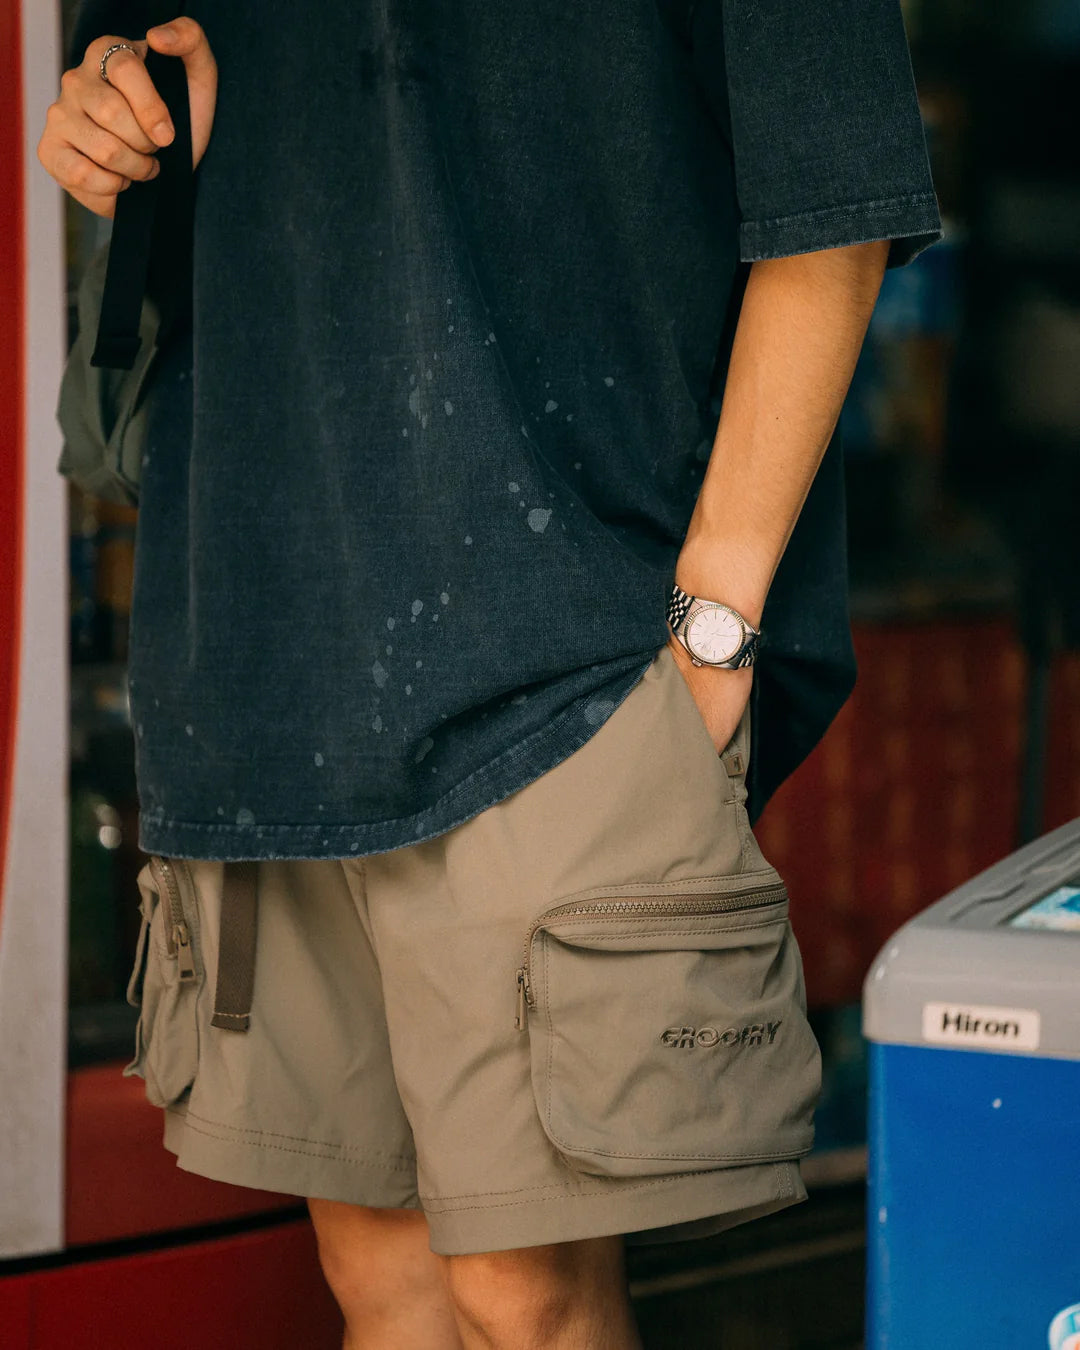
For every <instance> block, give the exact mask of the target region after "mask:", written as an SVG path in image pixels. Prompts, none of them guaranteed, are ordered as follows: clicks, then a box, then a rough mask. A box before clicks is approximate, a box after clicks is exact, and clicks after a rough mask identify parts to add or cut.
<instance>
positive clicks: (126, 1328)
mask: <svg viewBox="0 0 1080 1350" xmlns="http://www.w3.org/2000/svg"><path fill="white" fill-rule="evenodd" d="M0 1335H2V1336H3V1339H2V1340H0V1344H2V1345H3V1350H225V1347H228V1350H339V1348H340V1346H341V1335H342V1322H341V1315H340V1313H339V1312H338V1310H337V1305H336V1304H335V1303H334V1300H333V1297H332V1296H331V1294H330V1290H329V1289H328V1288H327V1286H326V1282H325V1280H324V1279H323V1278H322V1272H321V1271H320V1270H319V1262H318V1257H317V1255H316V1250H315V1238H314V1234H313V1233H312V1230H311V1225H310V1224H309V1223H307V1222H306V1221H300V1222H294V1223H289V1224H283V1225H280V1226H277V1227H273V1228H269V1229H264V1230H262V1231H260V1232H255V1233H244V1234H241V1235H240V1236H237V1237H230V1238H222V1239H220V1240H218V1241H216V1242H199V1243H193V1244H191V1245H190V1246H183V1247H171V1248H166V1249H165V1250H163V1251H156V1252H142V1253H138V1254H136V1255H133V1256H127V1257H120V1258H116V1259H113V1260H105V1261H87V1262H85V1263H80V1264H78V1265H71V1266H61V1267H59V1268H58V1269H53V1270H43V1271H36V1272H34V1273H33V1274H28V1275H15V1276H8V1277H6V1278H5V1277H3V1276H0Z"/></svg>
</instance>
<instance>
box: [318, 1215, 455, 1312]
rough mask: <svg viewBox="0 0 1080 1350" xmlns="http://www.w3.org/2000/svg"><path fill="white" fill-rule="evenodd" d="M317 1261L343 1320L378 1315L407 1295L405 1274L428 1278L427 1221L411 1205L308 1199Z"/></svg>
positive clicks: (410, 1276) (416, 1277) (395, 1305)
mask: <svg viewBox="0 0 1080 1350" xmlns="http://www.w3.org/2000/svg"><path fill="white" fill-rule="evenodd" d="M309 1208H310V1210H311V1216H312V1220H313V1221H314V1226H315V1237H316V1241H317V1244H318V1251H319V1264H320V1265H321V1266H322V1272H323V1276H324V1277H325V1279H326V1283H327V1284H328V1285H329V1286H330V1291H331V1293H332V1294H333V1295H334V1298H335V1299H336V1300H337V1302H338V1304H339V1306H340V1307H341V1310H342V1312H343V1313H344V1315H345V1319H346V1321H347V1322H348V1323H349V1324H350V1325H353V1324H358V1323H361V1322H366V1321H370V1320H371V1319H373V1318H375V1319H380V1318H382V1317H384V1316H385V1315H387V1314H388V1313H389V1312H391V1311H393V1310H395V1309H396V1308H397V1307H398V1306H399V1305H400V1304H401V1303H402V1301H403V1299H405V1298H407V1296H408V1293H409V1290H408V1289H407V1288H406V1287H404V1286H407V1285H408V1284H409V1282H410V1279H411V1278H415V1279H416V1280H417V1281H418V1282H421V1283H422V1282H424V1281H425V1280H427V1279H430V1273H431V1272H430V1271H428V1270H427V1269H426V1267H425V1263H424V1262H423V1260H422V1259H419V1258H420V1257H421V1254H425V1255H428V1256H429V1259H430V1254H429V1253H428V1252H427V1246H428V1235H427V1221H426V1220H425V1218H424V1215H423V1214H422V1213H421V1212H419V1211H417V1210H398V1209H368V1208H366V1207H364V1206H361V1205H345V1204H338V1203H336V1202H334V1201H325V1200H323V1201H311V1202H310V1203H309Z"/></svg>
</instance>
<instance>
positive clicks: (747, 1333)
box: [630, 1184, 865, 1350]
mask: <svg viewBox="0 0 1080 1350" xmlns="http://www.w3.org/2000/svg"><path fill="white" fill-rule="evenodd" d="M864 1204H865V1188H864V1187H863V1186H861V1185H858V1184H852V1185H847V1186H842V1187H832V1188H828V1189H822V1190H816V1191H814V1190H812V1191H811V1198H810V1199H809V1200H808V1201H807V1202H806V1204H803V1205H798V1206H795V1207H793V1208H792V1209H788V1210H784V1211H782V1212H781V1213H780V1214H776V1215H773V1216H771V1217H770V1218H768V1219H761V1220H758V1221H757V1222H756V1223H752V1224H747V1225H746V1226H745V1227H742V1228H737V1229H733V1230H732V1231H731V1232H730V1233H726V1234H721V1235H720V1236H719V1237H716V1238H710V1239H707V1240H705V1241H701V1242H696V1243H693V1244H687V1243H679V1244H672V1245H671V1246H668V1247H655V1248H636V1249H632V1250H631V1252H630V1277H631V1289H632V1292H633V1294H634V1300H635V1306H636V1309H637V1314H638V1321H639V1324H640V1326H641V1331H642V1337H643V1339H644V1343H645V1347H646V1350H861V1347H862V1320H863V1278H864V1269H865V1260H864V1256H865V1250H864V1236H863V1207H864Z"/></svg>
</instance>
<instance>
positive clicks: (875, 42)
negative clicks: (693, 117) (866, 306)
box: [688, 0, 942, 267]
mask: <svg viewBox="0 0 1080 1350" xmlns="http://www.w3.org/2000/svg"><path fill="white" fill-rule="evenodd" d="M688 18H689V29H690V33H689V36H690V41H691V45H692V48H693V60H694V67H695V71H696V73H697V76H698V79H699V82H700V83H701V85H702V89H703V92H704V93H705V96H706V98H707V100H708V102H709V104H710V105H711V107H712V110H713V112H714V113H715V114H716V116H717V119H718V121H719V122H720V124H721V128H722V130H723V132H724V134H725V135H726V136H727V138H728V139H729V142H730V145H731V149H732V154H733V158H734V163H735V179H736V189H737V193H738V203H739V211H740V215H741V223H740V227H739V256H740V258H741V259H742V261H744V262H753V261H756V260H758V259H761V258H778V257H784V256H786V255H788V254H793V253H805V252H809V251H811V250H813V249H823V248H835V247H839V246H841V245H844V244H855V243H861V242H864V241H869V240H874V239H889V240H891V241H892V244H891V247H890V250H889V257H888V266H890V267H898V266H902V265H903V264H904V263H906V262H910V261H911V259H912V258H914V257H915V256H916V255H917V254H918V253H920V252H921V251H922V250H923V249H924V248H926V247H927V246H928V245H929V244H932V243H933V242H934V241H935V240H937V239H939V238H940V237H941V232H942V231H941V218H940V215H939V212H938V205H937V199H936V196H935V193H934V188H933V182H932V180H931V176H930V166H929V162H928V159H927V154H926V141H925V136H924V133H923V127H922V119H921V116H920V113H919V105H918V100H917V97H916V92H915V81H914V76H913V73H912V67H911V57H910V53H909V50H908V43H907V35H906V32H905V29H904V21H903V16H902V14H901V11H900V4H899V0H828V3H827V4H826V3H823V0H810V2H809V3H807V0H698V3H697V4H696V5H694V6H693V8H692V10H691V11H690V13H689V15H688Z"/></svg>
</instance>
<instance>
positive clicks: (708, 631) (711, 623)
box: [685, 605, 744, 662]
mask: <svg viewBox="0 0 1080 1350" xmlns="http://www.w3.org/2000/svg"><path fill="white" fill-rule="evenodd" d="M685 634H686V645H687V646H688V647H689V648H690V652H691V655H693V656H696V657H697V658H698V660H699V661H708V662H716V661H730V660H731V658H732V657H733V656H734V655H735V653H736V652H737V651H738V650H739V648H740V647H741V646H742V645H743V641H744V638H743V630H742V624H740V623H739V621H738V619H737V618H736V617H735V615H734V614H732V612H731V611H730V610H729V609H722V608H720V607H719V606H716V607H714V606H712V605H709V606H706V607H703V608H702V609H699V610H698V612H697V613H696V614H695V615H694V617H693V618H692V619H691V620H690V622H689V623H688V624H687V625H686V629H685Z"/></svg>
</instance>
